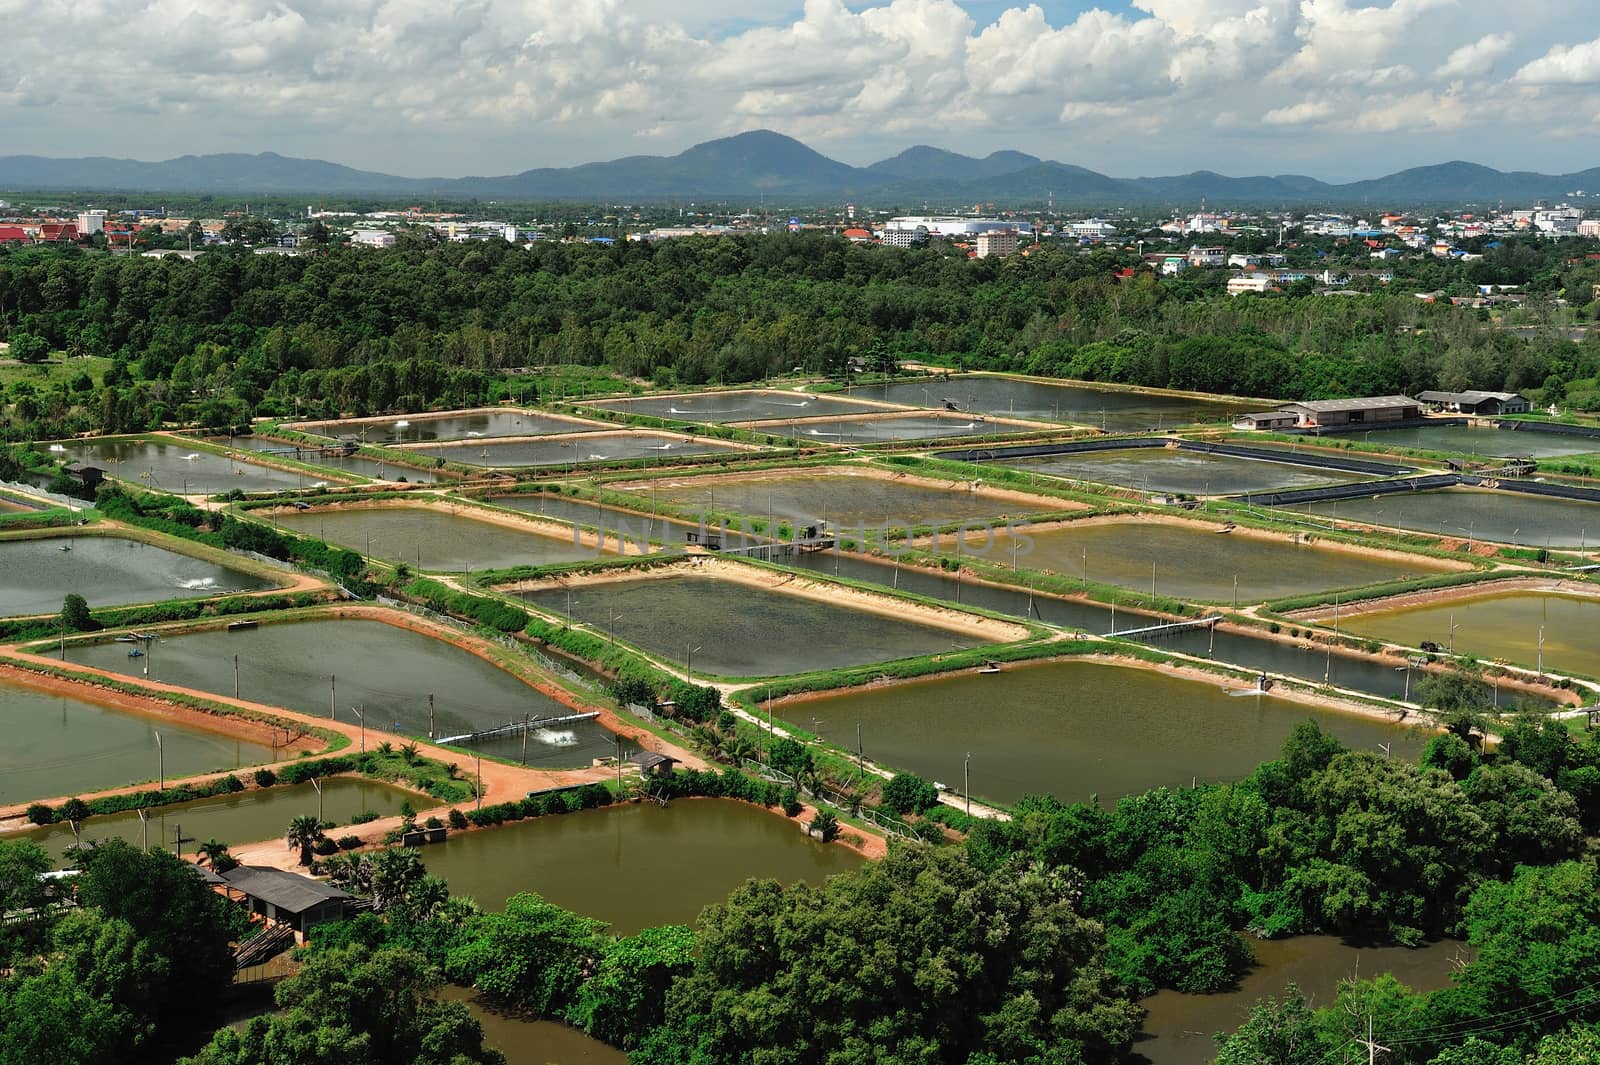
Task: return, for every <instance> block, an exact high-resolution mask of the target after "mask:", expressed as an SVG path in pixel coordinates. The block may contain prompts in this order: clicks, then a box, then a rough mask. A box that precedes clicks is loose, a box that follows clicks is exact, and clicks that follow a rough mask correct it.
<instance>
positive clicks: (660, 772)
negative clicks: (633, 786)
mask: <svg viewBox="0 0 1600 1065" xmlns="http://www.w3.org/2000/svg"><path fill="white" fill-rule="evenodd" d="M628 761H630V762H632V763H633V764H634V765H636V766H638V767H639V775H640V776H641V777H664V776H667V775H668V774H669V773H671V772H672V767H673V766H675V765H677V764H678V760H677V759H676V758H673V757H672V756H671V755H667V754H662V753H660V752H659V751H640V752H639V753H638V754H636V755H634V756H633V757H632V758H630V759H628Z"/></svg>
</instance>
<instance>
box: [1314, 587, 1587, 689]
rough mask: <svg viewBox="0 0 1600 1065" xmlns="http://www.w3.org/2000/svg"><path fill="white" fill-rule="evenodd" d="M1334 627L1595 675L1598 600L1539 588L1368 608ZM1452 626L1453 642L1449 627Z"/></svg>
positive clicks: (1407, 643)
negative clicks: (1541, 639)
mask: <svg viewBox="0 0 1600 1065" xmlns="http://www.w3.org/2000/svg"><path fill="white" fill-rule="evenodd" d="M1339 624H1340V628H1342V629H1345V630H1347V631H1349V632H1353V633H1356V634H1358V635H1361V636H1370V637H1373V638H1374V639H1379V640H1389V641H1392V642H1394V643H1399V644H1404V645H1405V646H1407V647H1416V646H1418V645H1419V644H1420V643H1421V642H1422V641H1423V640H1431V641H1432V642H1434V643H1436V644H1438V645H1439V646H1440V647H1452V646H1453V647H1454V648H1455V650H1456V651H1458V652H1463V653H1466V654H1470V655H1475V656H1477V657H1479V658H1489V659H1504V660H1505V661H1508V662H1515V663H1517V664H1518V665H1523V666H1530V667H1537V666H1538V664H1539V637H1540V631H1541V630H1543V635H1544V666H1545V668H1546V669H1550V670H1554V671H1556V672H1558V673H1583V674H1587V675H1589V676H1592V677H1593V676H1600V638H1597V634H1600V599H1592V598H1589V599H1586V598H1583V597H1580V596H1574V595H1553V594H1549V593H1545V592H1507V593H1503V594H1499V595H1484V596H1474V597H1472V598H1470V599H1456V600H1453V601H1451V602H1448V603H1437V604H1433V605H1424V606H1414V607H1403V608H1401V609H1398V610H1384V611H1374V612H1373V613H1370V614H1359V615H1357V616H1355V617H1352V618H1349V619H1348V620H1344V619H1341V621H1340V623H1339ZM1452 624H1454V625H1455V638H1454V642H1453V643H1452V641H1451V635H1450V626H1451V625H1452Z"/></svg>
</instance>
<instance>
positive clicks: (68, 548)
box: [61, 544, 72, 551]
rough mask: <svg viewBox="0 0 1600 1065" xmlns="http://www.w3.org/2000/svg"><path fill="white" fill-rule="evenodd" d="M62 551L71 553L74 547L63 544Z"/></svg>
mask: <svg viewBox="0 0 1600 1065" xmlns="http://www.w3.org/2000/svg"><path fill="white" fill-rule="evenodd" d="M61 550H63V551H71V550H72V545H71V544H62V545H61Z"/></svg>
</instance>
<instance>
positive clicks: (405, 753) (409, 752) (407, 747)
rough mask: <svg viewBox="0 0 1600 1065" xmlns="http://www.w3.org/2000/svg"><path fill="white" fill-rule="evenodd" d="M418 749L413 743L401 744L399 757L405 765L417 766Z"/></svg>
mask: <svg viewBox="0 0 1600 1065" xmlns="http://www.w3.org/2000/svg"><path fill="white" fill-rule="evenodd" d="M417 751H418V747H417V745H416V744H415V743H407V744H403V745H401V747H400V757H401V758H404V759H405V762H406V765H416V764H417Z"/></svg>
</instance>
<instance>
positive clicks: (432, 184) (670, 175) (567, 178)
mask: <svg viewBox="0 0 1600 1065" xmlns="http://www.w3.org/2000/svg"><path fill="white" fill-rule="evenodd" d="M3 189H11V190H19V191H34V190H38V191H44V190H75V191H101V192H110V191H118V192H172V193H210V194H224V195H245V194H258V195H270V194H278V195H285V194H291V193H293V194H302V193H303V194H305V195H308V196H314V195H363V194H364V195H374V196H395V197H426V198H445V199H466V198H479V199H497V200H543V201H552V200H569V201H581V202H587V203H596V202H618V201H622V202H635V203H652V202H657V203H659V202H669V201H676V200H688V199H700V200H728V199H732V200H749V199H754V198H756V197H764V198H769V199H773V200H776V201H779V202H781V203H785V204H799V203H820V202H837V201H840V200H844V199H861V200H866V199H871V200H872V201H874V202H875V203H877V204H882V205H896V204H898V205H902V206H912V205H917V206H920V205H921V203H923V202H926V203H928V204H929V205H930V206H932V205H950V204H972V203H978V202H985V203H1000V204H1042V203H1045V202H1046V201H1047V200H1053V201H1054V202H1055V203H1056V204H1058V205H1074V206H1086V207H1113V206H1131V205H1156V204H1186V205H1193V204H1196V203H1198V202H1199V201H1200V200H1202V199H1204V200H1205V201H1206V202H1207V203H1210V204H1254V205H1260V206H1279V205H1281V206H1290V205H1295V206H1315V205H1329V206H1335V205H1345V206H1351V205H1366V206H1370V207H1372V208H1374V209H1377V208H1405V207H1408V206H1413V205H1420V204H1468V203H1475V202H1476V203H1493V202H1498V201H1506V202H1508V203H1525V202H1528V201H1532V200H1537V199H1562V198H1565V197H1566V196H1567V195H1568V194H1569V193H1571V192H1573V191H1576V190H1580V189H1581V190H1586V191H1587V192H1588V193H1589V194H1590V195H1600V167H1595V168H1592V169H1589V170H1584V171H1581V172H1579V173H1575V174H1555V175H1550V174H1536V173H1531V172H1527V171H1512V172H1506V171H1500V170H1495V169H1492V168H1490V167H1487V166H1480V165H1478V164H1476V163H1467V162H1459V161H1457V162H1449V163H1441V164H1439V165H1436V166H1423V167H1416V168H1413V169H1410V170H1402V171H1400V172H1398V173H1394V174H1389V175H1386V176H1384V177H1379V178H1374V179H1371V180H1367V181H1354V182H1349V183H1345V184H1330V183H1327V182H1324V181H1320V180H1318V179H1316V178H1313V177H1307V176H1304V175H1298V174H1280V175H1277V176H1271V177H1269V176H1255V177H1228V176H1225V175H1222V174H1217V173H1213V172H1212V171H1209V170H1199V171H1195V172H1193V173H1190V174H1181V175H1175V176H1171V177H1137V178H1116V177H1109V176H1107V175H1105V174H1101V173H1097V172H1096V171H1093V170H1089V169H1087V168H1085V167H1081V166H1074V165H1071V164H1068V163H1060V162H1053V161H1049V160H1044V159H1040V158H1038V157H1037V156H1033V155H1028V154H1026V153H1024V152H1015V151H1001V152H994V153H992V154H990V155H988V156H985V157H984V158H981V159H978V158H974V157H972V156H966V155H961V154H959V153H957V152H952V151H946V150H945V149H942V148H932V147H928V146H925V145H919V146H917V147H915V148H908V149H906V150H905V151H903V152H901V153H900V154H899V155H896V156H894V157H893V158H890V159H884V160H881V161H879V162H876V163H872V164H871V165H869V166H865V167H856V166H850V165H849V164H847V163H841V162H839V161H838V160H835V159H830V158H828V157H827V156H825V155H823V154H821V153H820V152H817V151H815V150H813V149H812V148H809V147H807V146H806V145H804V144H802V143H801V142H799V141H797V140H795V139H793V138H792V137H786V136H784V135H782V134H780V133H774V132H772V131H770V130H755V131H752V132H749V133H741V134H738V135H737V136H733V137H724V138H721V139H718V140H712V141H707V142H705V143H704V144H697V145H695V146H694V147H692V148H690V149H688V150H687V151H684V152H681V153H679V154H678V155H673V156H658V155H634V156H628V157H625V158H622V159H613V160H610V161H608V162H596V163H585V164H583V165H581V166H574V167H564V168H550V167H545V168H540V169H536V170H525V171H523V172H522V173H520V174H510V175H504V176H499V177H459V178H406V177H397V176H395V175H392V174H381V173H377V172H374V171H368V170H356V169H353V168H351V167H347V166H341V165H339V164H337V163H329V162H325V161H322V160H319V159H295V158H290V157H286V156H282V155H277V154H275V153H272V152H265V153H262V154H259V155H245V154H220V155H185V156H180V157H179V158H177V159H168V160H166V161H164V162H156V163H150V162H140V161H137V160H133V159H112V158H106V157H91V158H81V159H53V158H46V157H43V156H36V155H10V156H0V190H3Z"/></svg>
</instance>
